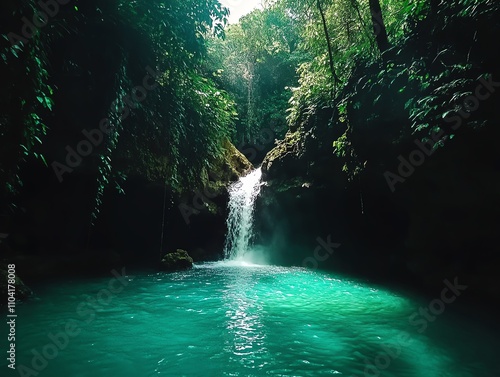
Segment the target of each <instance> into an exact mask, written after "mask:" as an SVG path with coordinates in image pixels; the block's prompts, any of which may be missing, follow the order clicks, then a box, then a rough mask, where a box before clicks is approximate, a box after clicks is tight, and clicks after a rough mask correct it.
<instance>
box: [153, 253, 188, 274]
mask: <svg viewBox="0 0 500 377" xmlns="http://www.w3.org/2000/svg"><path fill="white" fill-rule="evenodd" d="M160 268H161V270H162V271H183V270H189V269H191V268H193V258H191V257H190V256H189V254H188V252H187V251H186V250H182V249H177V250H176V251H173V252H170V253H168V254H166V255H165V256H164V257H163V259H162V260H161V266H160Z"/></svg>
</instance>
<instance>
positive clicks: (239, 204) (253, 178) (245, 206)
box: [224, 168, 262, 259]
mask: <svg viewBox="0 0 500 377" xmlns="http://www.w3.org/2000/svg"><path fill="white" fill-rule="evenodd" d="M261 178H262V171H261V169H260V168H258V169H255V170H254V171H252V172H251V173H250V174H248V175H246V176H244V177H241V178H240V179H239V180H238V181H236V182H234V183H233V184H231V186H229V204H228V209H229V214H228V217H227V237H226V243H225V245H224V256H225V257H226V259H239V258H241V257H243V255H244V254H245V253H246V252H247V251H248V249H249V245H250V242H251V239H252V236H253V212H254V206H255V199H257V196H258V195H259V192H260V186H261Z"/></svg>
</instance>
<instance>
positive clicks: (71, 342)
mask: <svg viewBox="0 0 500 377" xmlns="http://www.w3.org/2000/svg"><path fill="white" fill-rule="evenodd" d="M112 278H113V275H111V274H110V275H109V277H107V278H98V279H91V280H81V281H66V282H62V283H61V282H59V283H53V284H48V285H46V286H44V287H43V288H40V289H39V290H38V298H37V299H35V300H31V301H29V302H27V303H25V304H19V305H18V309H17V314H18V323H17V334H18V338H17V363H18V366H19V364H23V365H25V366H26V367H29V368H33V365H32V361H33V357H34V354H37V352H40V354H42V355H43V349H44V347H46V346H47V345H51V344H53V343H54V341H53V340H51V338H50V337H49V334H52V335H55V334H62V333H64V331H65V326H67V324H68V323H70V324H72V325H73V324H75V325H77V326H78V329H79V330H80V332H79V334H78V335H76V336H68V342H67V344H66V345H65V347H63V348H64V349H59V350H58V352H57V356H56V357H55V358H53V359H52V360H48V361H47V365H46V366H44V365H42V364H36V365H37V366H38V367H39V368H40V367H43V368H40V369H41V370H39V371H37V373H38V372H39V374H38V375H39V376H42V377H43V376H48V377H49V376H50V377H59V376H61V377H62V376H64V377H97V376H121V377H129V376H130V377H140V376H175V377H177V376H301V377H302V376H332V375H341V376H348V377H351V376H359V377H361V376H373V377H375V376H378V375H380V376H388V377H396V376H397V377H447V376H450V377H451V376H453V377H488V376H491V377H493V376H496V377H498V376H499V375H500V374H499V373H498V371H499V369H498V368H497V366H496V360H495V357H496V352H497V351H498V349H499V347H498V346H499V343H498V341H497V340H496V339H495V336H494V334H493V333H491V332H490V331H488V329H487V328H484V327H482V325H481V324H479V323H472V322H471V321H469V320H467V319H465V318H462V317H461V316H460V315H457V314H454V313H453V310H452V308H451V306H453V305H454V304H450V305H449V306H450V307H449V308H448V307H447V308H446V310H445V311H444V313H443V314H441V315H439V316H437V317H436V319H435V320H434V322H432V323H429V326H428V328H427V329H426V330H425V331H423V332H421V333H420V332H419V331H418V330H419V327H418V326H414V325H412V324H410V322H409V318H410V317H411V315H412V314H413V313H414V312H416V311H418V310H419V308H420V307H426V306H427V305H428V304H429V302H427V301H426V300H422V299H419V298H415V297H411V296H408V295H404V294H401V293H395V292H391V291H389V290H385V289H382V288H380V287H376V286H370V285H367V284H363V283H360V282H358V281H356V280H351V279H346V278H345V277H339V276H336V275H332V274H328V273H324V272H317V271H310V270H306V269H303V268H285V267H272V266H254V265H245V264H242V263H238V262H232V263H231V262H229V263H228V262H221V263H208V264H203V265H198V266H196V268H195V269H193V270H191V271H186V272H179V273H172V274H166V273H144V274H135V276H134V277H133V278H132V277H131V276H130V277H129V278H127V279H126V280H124V281H123V282H124V284H125V285H124V286H123V290H122V291H121V292H118V293H116V294H113V296H111V297H110V296H108V295H107V294H105V293H103V292H104V291H103V289H107V288H108V286H109V283H110V281H111V280H112ZM113 284H114V285H112V287H114V289H116V290H118V287H120V284H119V283H118V282H114V283H113ZM457 300H460V297H459V298H457ZM107 302H109V303H107ZM103 303H105V304H103ZM106 303H107V304H106ZM405 334H408V336H409V338H408V341H406V342H405V343H403V345H402V344H401V337H402V336H404V335H405ZM52 338H54V337H52ZM58 339H59V341H60V342H62V343H61V344H62V345H64V342H63V340H64V336H62V338H58ZM47 350H48V351H49V353H50V351H51V350H50V346H49V348H48V349H46V351H47ZM388 354H391V355H392V356H384V355H388ZM377 358H378V359H377ZM37 362H39V360H38V361H37ZM4 363H5V361H4ZM370 365H371V366H370ZM377 365H378V367H377ZM2 370H3V371H6V370H7V371H8V372H10V370H9V369H7V368H6V366H5V365H2ZM33 370H35V369H33ZM8 374H9V373H6V374H4V373H3V372H2V374H1V375H2V376H3V375H8ZM12 375H16V374H15V373H12Z"/></svg>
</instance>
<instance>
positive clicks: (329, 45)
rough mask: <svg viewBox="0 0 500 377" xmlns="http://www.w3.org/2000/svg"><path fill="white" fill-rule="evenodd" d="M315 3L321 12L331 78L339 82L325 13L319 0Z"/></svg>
mask: <svg viewBox="0 0 500 377" xmlns="http://www.w3.org/2000/svg"><path fill="white" fill-rule="evenodd" d="M316 4H317V5H318V10H319V13H320V14H321V20H322V22H323V30H324V31H325V38H326V44H327V45H328V57H329V59H330V71H331V72H332V76H333V79H334V80H335V82H336V83H340V82H341V81H340V79H339V77H338V76H337V73H335V67H334V65H333V51H332V42H331V40H330V33H329V32H328V26H327V24H326V18H325V13H324V12H323V7H322V6H321V1H320V0H317V1H316Z"/></svg>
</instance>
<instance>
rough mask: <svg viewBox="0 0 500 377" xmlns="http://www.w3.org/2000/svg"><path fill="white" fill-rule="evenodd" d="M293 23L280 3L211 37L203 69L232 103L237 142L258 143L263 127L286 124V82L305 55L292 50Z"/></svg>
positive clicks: (295, 30)
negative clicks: (220, 36) (222, 34)
mask: <svg viewBox="0 0 500 377" xmlns="http://www.w3.org/2000/svg"><path fill="white" fill-rule="evenodd" d="M298 28H299V25H298V23H297V22H296V21H295V20H294V19H292V18H290V17H288V16H286V15H285V14H284V13H283V12H282V11H281V10H280V9H278V8H276V7H268V8H266V9H264V10H255V11H253V12H252V13H250V14H248V15H247V16H245V17H243V18H242V19H241V20H240V23H239V24H236V25H231V26H230V27H229V28H228V30H227V32H226V38H225V40H216V39H211V40H210V44H209V57H210V59H209V61H208V62H207V71H208V72H209V74H210V75H212V76H213V77H214V80H216V82H218V83H219V84H220V85H221V86H222V87H223V88H225V89H226V90H227V91H228V92H229V93H230V94H231V96H232V97H233V98H234V100H235V102H236V105H237V111H238V121H237V123H236V131H235V133H234V134H233V142H234V143H235V144H236V145H239V146H242V145H244V144H247V143H248V144H257V143H258V138H259V136H260V134H261V131H262V130H264V129H266V128H273V129H274V130H276V129H281V130H284V129H285V128H286V120H285V110H286V108H287V106H288V105H287V101H288V98H289V91H288V89H287V88H288V87H290V86H293V85H296V83H297V79H296V73H295V67H296V66H297V64H298V63H299V62H300V61H302V60H303V59H304V57H305V56H304V54H301V53H299V52H298V51H297V46H298V43H299V35H298ZM275 136H276V137H282V136H283V134H277V135H275ZM270 147H272V144H269V148H270Z"/></svg>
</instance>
